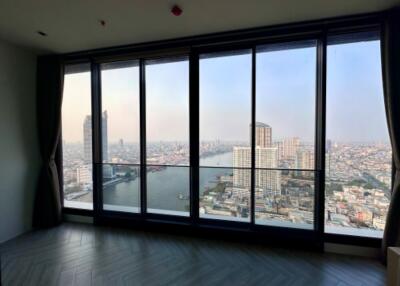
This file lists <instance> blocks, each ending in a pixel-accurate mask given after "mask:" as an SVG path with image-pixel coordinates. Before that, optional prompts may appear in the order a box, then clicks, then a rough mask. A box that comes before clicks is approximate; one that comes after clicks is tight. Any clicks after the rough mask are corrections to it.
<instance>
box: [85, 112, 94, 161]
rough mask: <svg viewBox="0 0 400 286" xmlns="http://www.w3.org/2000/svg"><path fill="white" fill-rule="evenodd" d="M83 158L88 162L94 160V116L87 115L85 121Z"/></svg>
mask: <svg viewBox="0 0 400 286" xmlns="http://www.w3.org/2000/svg"><path fill="white" fill-rule="evenodd" d="M83 158H84V161H85V163H86V164H90V163H91V162H92V117H91V116H90V115H86V117H85V120H84V121H83Z"/></svg>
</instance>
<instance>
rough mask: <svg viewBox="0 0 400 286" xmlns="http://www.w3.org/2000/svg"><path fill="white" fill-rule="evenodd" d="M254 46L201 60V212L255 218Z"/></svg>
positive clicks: (210, 215)
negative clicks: (252, 135) (252, 139)
mask: <svg viewBox="0 0 400 286" xmlns="http://www.w3.org/2000/svg"><path fill="white" fill-rule="evenodd" d="M251 63H252V55H251V50H238V51H231V52H224V53H214V54H202V55H201V56H200V63H199V66H200V67H199V101H200V105H199V108H200V116H199V121H200V130H199V131H200V134H199V135H200V142H199V144H200V145H199V148H200V149H199V153H200V170H199V196H200V198H199V205H200V209H199V216H200V217H201V218H209V219H223V220H234V221H245V222H248V221H250V216H251V215H250V212H251V210H250V207H251V202H250V198H251V196H250V187H251V171H250V167H251V133H250V123H251V92H252V89H251V78H252V71H251V67H252V64H251Z"/></svg>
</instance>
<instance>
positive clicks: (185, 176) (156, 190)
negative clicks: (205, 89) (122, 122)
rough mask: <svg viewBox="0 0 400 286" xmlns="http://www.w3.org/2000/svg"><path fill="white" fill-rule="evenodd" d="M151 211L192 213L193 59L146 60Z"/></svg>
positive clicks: (149, 202) (148, 205) (177, 213)
mask: <svg viewBox="0 0 400 286" xmlns="http://www.w3.org/2000/svg"><path fill="white" fill-rule="evenodd" d="M145 80H146V87H145V94H146V164H147V165H146V168H147V171H146V173H147V174H146V176H147V184H146V185H147V188H146V189H147V212H148V213H158V214H167V215H180V216H189V211H190V201H189V200H190V183H189V182H190V168H189V158H190V150H189V61H188V59H187V57H177V58H163V59H157V60H146V61H145Z"/></svg>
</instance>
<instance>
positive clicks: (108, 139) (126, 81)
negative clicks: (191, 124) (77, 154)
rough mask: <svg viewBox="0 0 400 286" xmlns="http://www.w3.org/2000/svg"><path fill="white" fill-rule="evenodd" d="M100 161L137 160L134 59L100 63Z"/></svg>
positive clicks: (137, 140)
mask: <svg viewBox="0 0 400 286" xmlns="http://www.w3.org/2000/svg"><path fill="white" fill-rule="evenodd" d="M101 96H102V98H101V104H102V109H103V113H102V145H103V148H102V149H103V162H105V163H119V164H139V163H140V146H139V136H140V131H139V129H140V123H139V122H140V121H139V120H140V117H139V67H138V62H137V61H129V62H115V63H108V64H102V65H101Z"/></svg>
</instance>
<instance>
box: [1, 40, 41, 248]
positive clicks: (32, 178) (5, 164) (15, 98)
mask: <svg viewBox="0 0 400 286" xmlns="http://www.w3.org/2000/svg"><path fill="white" fill-rule="evenodd" d="M35 81H36V55H35V54H34V53H33V52H31V51H28V50H25V49H23V48H19V47H16V46H13V45H11V44H8V43H5V42H2V41H0V243H1V242H3V241H6V240H8V239H10V238H13V237H15V236H17V235H19V234H22V233H24V232H26V231H28V230H30V228H31V224H32V223H31V222H32V209H33V199H34V192H35V188H36V182H37V178H38V170H39V162H40V157H39V149H38V140H37V129H36V115H35V112H36V82H35Z"/></svg>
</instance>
